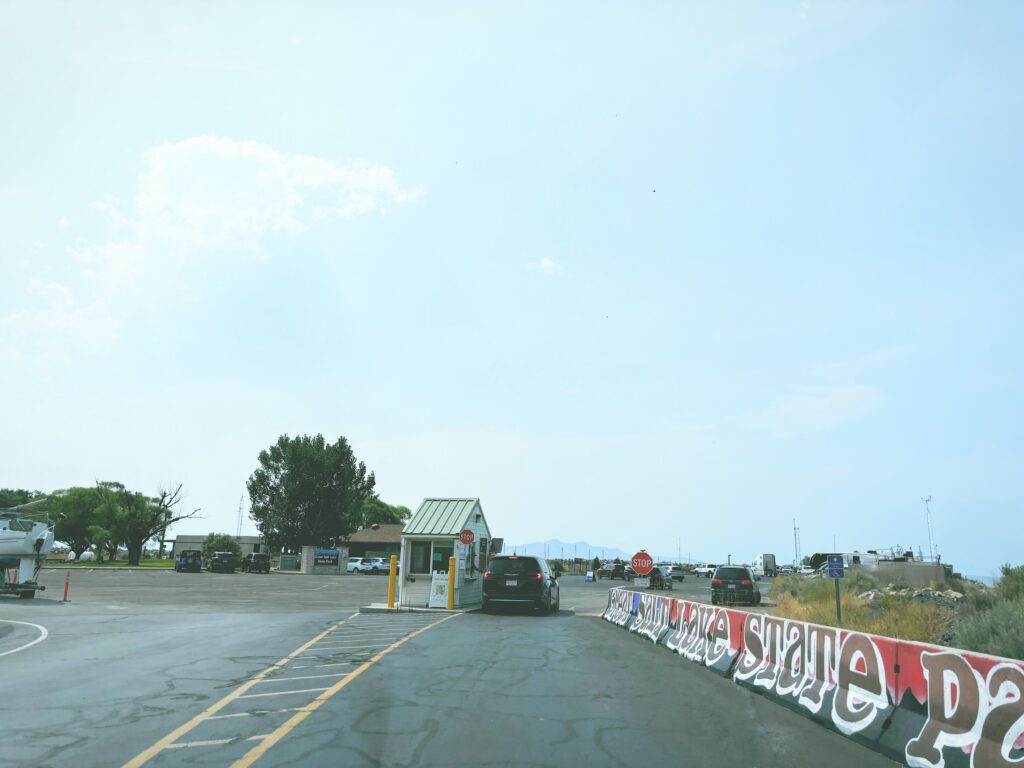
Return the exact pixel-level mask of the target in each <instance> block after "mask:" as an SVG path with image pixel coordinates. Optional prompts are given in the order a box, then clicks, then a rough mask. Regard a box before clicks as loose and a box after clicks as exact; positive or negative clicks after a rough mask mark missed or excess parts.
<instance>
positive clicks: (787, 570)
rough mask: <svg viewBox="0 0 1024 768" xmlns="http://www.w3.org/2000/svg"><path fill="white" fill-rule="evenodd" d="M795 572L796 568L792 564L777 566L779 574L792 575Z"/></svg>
mask: <svg viewBox="0 0 1024 768" xmlns="http://www.w3.org/2000/svg"><path fill="white" fill-rule="evenodd" d="M795 572H796V570H795V569H794V568H793V566H792V565H780V566H779V576H792V575H793V574H794V573H795Z"/></svg>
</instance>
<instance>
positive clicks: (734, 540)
mask: <svg viewBox="0 0 1024 768" xmlns="http://www.w3.org/2000/svg"><path fill="white" fill-rule="evenodd" d="M0 18H2V19H3V22H4V23H2V24H0V66H2V69H3V71H4V72H5V73H6V76H5V77H4V78H2V79H0V104H2V105H3V110H2V111H3V115H4V117H3V119H2V121H0V225H2V226H3V231H4V233H5V236H4V238H3V242H2V243H0V286H2V288H3V290H2V293H0V296H2V300H0V365H2V366H3V369H4V370H5V372H6V375H5V376H4V377H2V379H0V397H2V402H3V404H4V411H5V416H4V423H5V429H4V440H3V441H2V443H0V485H3V486H15V487H33V488H41V489H51V488H56V487H66V486H70V485H76V484H88V483H91V482H92V481H94V480H96V479H117V480H120V481H122V482H124V483H126V484H128V485H129V486H132V487H134V488H137V489H139V490H145V491H153V492H155V491H156V489H157V488H158V487H159V486H160V485H161V484H164V485H166V484H169V483H177V482H181V483H184V490H185V493H186V494H187V498H186V503H187V504H189V505H191V506H194V507H202V508H203V514H204V517H205V519H203V520H202V521H197V522H189V523H187V524H182V525H181V526H180V530H179V532H182V533H184V532H206V531H212V530H222V531H233V530H234V528H235V518H236V513H237V507H238V500H239V496H240V495H241V494H242V493H243V491H244V483H245V480H246V478H247V477H248V475H249V473H251V472H252V470H253V469H254V468H255V466H256V455H257V454H258V452H259V451H260V450H261V449H262V448H264V447H266V446H268V445H269V444H270V443H271V442H273V441H274V440H275V439H276V437H277V436H278V435H279V434H281V433H285V432H286V433H289V434H298V433H316V432H322V433H323V434H324V435H325V436H327V437H328V438H331V439H333V438H335V437H337V436H338V435H344V436H346V437H347V438H348V439H349V440H350V441H351V443H352V444H353V447H354V449H355V451H356V453H357V455H358V456H360V457H361V458H362V459H364V460H365V461H366V463H367V464H368V465H369V467H370V468H371V469H373V470H374V471H375V472H376V475H377V479H378V488H379V490H380V493H381V496H382V497H383V498H384V499H386V500H387V501H389V502H392V503H401V504H406V505H408V506H411V507H415V506H416V504H417V503H418V502H419V500H420V499H421V498H423V497H424V496H432V495H455V496H479V497H480V498H481V499H482V501H483V505H484V509H485V511H486V512H487V514H488V518H489V520H490V522H491V527H492V529H494V531H495V534H496V535H501V534H503V535H504V536H505V537H506V538H507V539H508V540H510V541H529V540H540V539H547V538H555V537H557V538H562V539H566V540H576V539H585V540H588V541H590V542H592V543H595V544H599V545H601V544H603V545H606V546H620V547H623V548H625V549H632V548H639V547H644V548H647V549H649V550H652V551H662V552H674V551H675V550H676V548H677V546H679V547H681V549H682V550H683V552H684V554H685V553H686V552H692V553H693V556H694V557H695V558H696V557H703V558H707V559H711V560H719V559H723V558H724V556H725V555H726V554H732V555H733V557H734V559H752V558H753V556H754V554H755V553H757V552H762V551H774V552H776V553H777V554H779V555H780V557H782V558H784V559H791V557H792V552H793V544H792V526H793V520H794V519H796V520H797V523H798V525H799V526H800V528H801V538H802V543H803V550H804V552H805V553H809V552H813V551H818V550H828V549H831V547H832V542H833V536H835V537H836V538H837V541H838V544H839V546H840V548H846V549H861V550H863V549H868V548H876V547H889V546H892V545H913V546H915V547H917V546H922V547H924V549H925V550H927V547H928V537H927V529H926V527H925V515H924V507H923V504H922V503H921V501H920V499H921V497H922V496H924V495H929V494H930V495H932V496H933V498H934V501H933V505H932V509H933V514H934V518H935V536H936V541H937V542H938V545H939V549H940V551H941V552H942V554H943V558H944V559H946V560H949V561H952V562H954V563H955V564H956V565H957V566H958V567H960V568H962V570H964V571H965V572H966V573H969V574H976V575H982V576H987V575H991V574H992V572H993V571H994V570H995V569H996V568H997V567H998V565H999V564H1000V563H1002V562H1004V561H1012V562H1015V563H1017V562H1019V561H1020V554H1019V553H1020V545H1021V534H1020V525H1019V522H1018V521H1019V519H1020V516H1021V515H1020V507H1021V505H1020V501H1019V498H1018V496H1019V494H1018V488H1017V485H1018V484H1019V481H1020V478H1021V476H1022V471H1021V470H1022V465H1024V462H1022V459H1024V450H1022V448H1021V441H1020V432H1021V424H1022V416H1024V412H1022V411H1024V409H1022V397H1021V392H1022V381H1021V378H1022V364H1021V360H1020V349H1021V343H1020V339H1021V335H1022V330H1024V327H1022V326H1024V323H1022V319H1021V318H1022V312H1021V308H1020V297H1021V294H1022V287H1024V280H1022V278H1024V258H1022V256H1024V254H1022V236H1021V232H1022V221H1024V217H1022V215H1021V200H1022V199H1024V195H1022V192H1024V189H1022V187H1024V182H1022V179H1024V174H1022V170H1024V168H1022V159H1024V157H1022V154H1024V151H1022V144H1021V142H1020V138H1019V137H1020V135H1022V133H1024V129H1022V122H1024V120H1022V118H1024V97H1022V93H1024V92H1022V90H1021V88H1020V72H1021V71H1024V61H1022V59H1024V53H1022V51H1021V49H1020V46H1019V44H1018V41H1019V35H1020V30H1021V28H1022V27H1021V24H1022V21H1024V8H1021V6H1020V5H1019V4H1013V3H1005V4H1000V3H989V4H985V5H983V6H978V5H975V4H967V3H960V4H956V3H902V4H892V3H874V4H872V3H863V4H839V3H835V4H832V3H818V2H802V3H801V2H777V3H770V4H766V3H750V4H743V3H736V4H723V3H706V4H679V3H646V4H636V3H633V4H623V3H561V4H550V3H537V4H528V3H518V4H504V5H498V4H476V5H469V4H445V3H433V4H429V5H427V4H388V5H387V6H386V7H385V5H384V4H381V3H364V4H338V3H295V4H288V5H285V4H270V3H266V4H259V3H245V4H237V5H230V4H218V5H217V7H216V8H215V9H211V8H210V7H208V5H207V4H193V5H189V4H185V3H176V4H173V5H172V4H166V5H165V7H163V8H157V7H155V6H153V4H150V5H148V6H147V7H142V6H139V5H137V4H128V3H106V4H103V3H96V4H89V5H88V6H69V5H50V4H46V3H33V4H28V3H21V4H15V3H6V4H4V5H3V6H2V10H0ZM252 529H253V526H252V524H251V523H249V522H247V523H246V530H247V531H251V530H252Z"/></svg>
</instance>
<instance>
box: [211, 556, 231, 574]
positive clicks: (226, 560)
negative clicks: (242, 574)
mask: <svg viewBox="0 0 1024 768" xmlns="http://www.w3.org/2000/svg"><path fill="white" fill-rule="evenodd" d="M208 568H209V571H210V573H234V572H235V553H234V552H214V553H213V556H212V557H211V558H210V564H209V566H208Z"/></svg>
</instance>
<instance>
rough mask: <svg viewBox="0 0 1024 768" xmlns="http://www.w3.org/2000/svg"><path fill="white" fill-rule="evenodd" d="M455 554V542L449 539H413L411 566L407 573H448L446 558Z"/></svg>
mask: <svg viewBox="0 0 1024 768" xmlns="http://www.w3.org/2000/svg"><path fill="white" fill-rule="evenodd" d="M453 554H455V544H454V542H452V541H450V540H447V539H446V540H443V541H413V542H412V568H411V569H410V570H409V573H423V574H426V573H433V572H434V571H441V572H443V573H448V558H450V557H451V556H452V555H453Z"/></svg>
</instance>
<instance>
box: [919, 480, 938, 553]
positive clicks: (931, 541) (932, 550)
mask: <svg viewBox="0 0 1024 768" xmlns="http://www.w3.org/2000/svg"><path fill="white" fill-rule="evenodd" d="M931 500H932V497H931V496H929V497H928V498H925V497H924V496H922V497H921V501H923V502H924V513H925V517H927V518H928V558H929V559H930V560H932V561H934V560H935V540H934V538H933V537H932V510H931V507H929V506H928V503H929V502H930V501H931Z"/></svg>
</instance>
